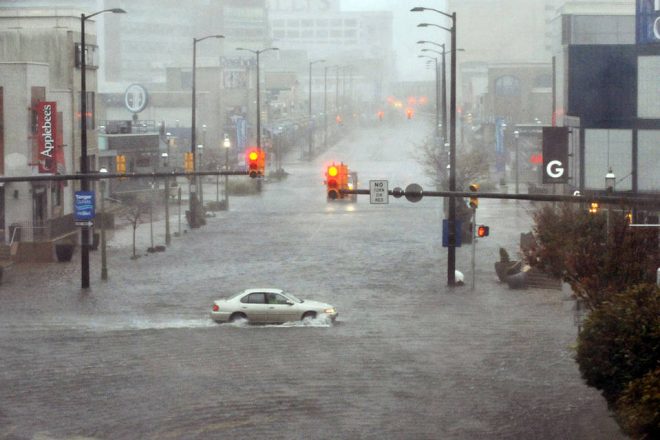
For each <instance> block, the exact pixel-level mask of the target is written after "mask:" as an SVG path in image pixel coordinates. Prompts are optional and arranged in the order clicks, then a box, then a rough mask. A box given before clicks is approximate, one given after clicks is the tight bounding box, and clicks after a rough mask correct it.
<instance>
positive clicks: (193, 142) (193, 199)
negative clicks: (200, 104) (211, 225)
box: [188, 34, 225, 228]
mask: <svg viewBox="0 0 660 440" xmlns="http://www.w3.org/2000/svg"><path fill="white" fill-rule="evenodd" d="M209 38H217V39H220V38H225V36H224V35H219V34H217V35H207V36H205V37H201V38H193V65H192V118H191V119H192V120H191V133H190V152H191V153H192V159H193V172H195V171H197V166H196V156H197V154H196V152H195V148H196V146H197V139H196V137H197V133H196V126H195V123H196V114H195V112H196V111H197V109H196V107H197V106H196V95H197V94H196V78H197V43H199V42H200V41H204V40H208V39H209ZM195 189H196V188H195V185H190V194H189V197H188V199H189V209H190V227H191V228H197V227H199V225H198V224H197V212H196V211H197V196H196V194H195Z"/></svg>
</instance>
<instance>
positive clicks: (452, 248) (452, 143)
mask: <svg viewBox="0 0 660 440" xmlns="http://www.w3.org/2000/svg"><path fill="white" fill-rule="evenodd" d="M410 11H411V12H422V11H434V12H437V13H438V14H441V15H444V16H445V17H447V18H450V19H451V27H450V28H447V27H444V26H440V25H437V24H433V23H420V24H418V25H417V26H418V27H429V26H433V27H437V28H440V29H443V30H445V31H447V32H449V33H450V35H451V98H450V101H451V102H450V104H449V108H450V116H449V118H450V124H451V134H450V137H449V166H450V168H449V191H456V12H452V13H451V14H447V13H446V12H443V11H439V10H437V9H433V8H424V7H419V6H418V7H415V8H412V9H411V10H410ZM447 223H448V225H447V226H448V228H449V231H448V238H449V240H448V242H449V243H448V244H449V245H448V246H447V284H448V285H449V286H455V285H456V226H455V225H456V199H455V198H454V197H449V218H448V221H447Z"/></svg>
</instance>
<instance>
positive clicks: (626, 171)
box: [584, 129, 632, 191]
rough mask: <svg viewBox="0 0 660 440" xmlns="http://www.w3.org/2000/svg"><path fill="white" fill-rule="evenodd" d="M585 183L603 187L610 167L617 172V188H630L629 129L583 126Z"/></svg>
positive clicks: (588, 185) (599, 187) (620, 189)
mask: <svg viewBox="0 0 660 440" xmlns="http://www.w3.org/2000/svg"><path fill="white" fill-rule="evenodd" d="M584 143H585V146H584V155H585V158H584V160H585V163H586V164H588V165H587V167H586V169H585V176H584V178H585V181H584V183H585V187H586V188H587V189H605V174H607V172H608V170H609V169H610V167H611V168H612V172H614V174H615V175H616V180H617V181H616V189H617V190H619V191H630V190H631V189H632V130H618V129H617V130H608V129H586V130H585V141H584Z"/></svg>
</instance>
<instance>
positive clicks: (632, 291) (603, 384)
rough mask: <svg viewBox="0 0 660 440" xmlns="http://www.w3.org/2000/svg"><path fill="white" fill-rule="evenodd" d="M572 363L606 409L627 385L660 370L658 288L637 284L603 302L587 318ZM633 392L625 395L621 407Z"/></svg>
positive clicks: (659, 291)
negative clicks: (598, 396) (604, 402)
mask: <svg viewBox="0 0 660 440" xmlns="http://www.w3.org/2000/svg"><path fill="white" fill-rule="evenodd" d="M576 360H577V362H578V364H579V366H580V372H581V373H582V377H583V378H584V379H585V380H586V381H587V384H588V385H589V386H592V387H594V388H597V389H599V390H601V391H602V393H603V396H604V397H605V399H606V400H607V402H608V404H609V405H610V406H611V407H614V406H615V403H616V402H617V400H618V399H619V398H620V397H621V395H622V392H623V391H624V390H625V389H626V387H627V386H628V385H629V384H630V383H631V381H633V380H636V379H640V378H642V377H643V376H645V375H646V374H647V373H649V372H651V371H653V370H655V369H656V368H658V366H660V288H658V287H657V286H655V285H654V284H639V285H637V286H634V287H630V288H629V289H626V290H625V291H623V292H622V293H618V294H615V295H613V296H612V297H610V298H609V299H608V300H607V301H605V302H603V303H602V304H601V305H600V307H599V308H598V309H596V310H594V311H593V312H591V313H590V315H589V316H588V317H587V319H586V321H585V324H584V329H583V330H582V332H580V335H579V337H578V347H577V357H576ZM637 393H638V390H637V389H635V388H634V387H633V389H630V390H629V391H628V394H626V399H627V400H626V404H627V405H628V406H632V405H633V403H632V400H634V397H635V395H636V394H637Z"/></svg>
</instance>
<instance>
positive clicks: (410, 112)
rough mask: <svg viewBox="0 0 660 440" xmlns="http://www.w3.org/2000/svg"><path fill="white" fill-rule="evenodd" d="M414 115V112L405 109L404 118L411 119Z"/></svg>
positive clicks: (410, 109)
mask: <svg viewBox="0 0 660 440" xmlns="http://www.w3.org/2000/svg"><path fill="white" fill-rule="evenodd" d="M414 114H415V111H414V110H413V109H412V108H410V107H408V108H407V109H406V116H407V117H408V119H412V117H413V115H414Z"/></svg>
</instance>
